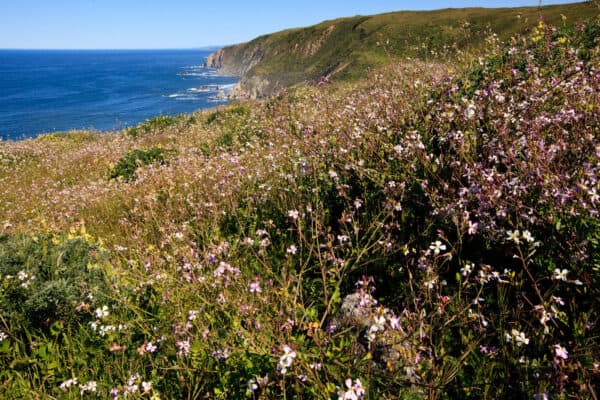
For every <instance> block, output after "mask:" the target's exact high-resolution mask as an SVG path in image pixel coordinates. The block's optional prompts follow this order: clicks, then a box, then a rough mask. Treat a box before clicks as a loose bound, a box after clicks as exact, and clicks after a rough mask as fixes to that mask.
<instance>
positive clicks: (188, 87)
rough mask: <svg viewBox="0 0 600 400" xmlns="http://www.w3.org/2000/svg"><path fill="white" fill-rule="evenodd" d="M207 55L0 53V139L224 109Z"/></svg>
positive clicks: (226, 83) (227, 84) (227, 81)
mask: <svg viewBox="0 0 600 400" xmlns="http://www.w3.org/2000/svg"><path fill="white" fill-rule="evenodd" d="M208 54H210V51H207V50H110V51H109V50H72V51H71V50H68V51H67V50H0V138H2V139H3V140H7V139H11V140H18V139H24V138H29V137H35V136H37V135H38V134H40V133H50V132H60V131H67V130H72V129H92V130H97V131H108V130H118V129H122V128H125V127H128V126H132V125H136V124H138V123H139V122H142V121H144V120H146V119H148V118H152V117H154V116H157V115H177V114H181V113H189V112H193V111H195V110H198V109H201V108H207V107H212V106H215V105H218V104H223V103H225V102H226V101H227V100H226V99H224V96H223V93H226V92H227V91H228V90H231V88H233V86H235V84H236V82H237V80H238V78H237V77H233V76H219V75H217V74H216V73H215V71H213V70H208V69H206V68H203V67H202V64H203V63H204V60H205V58H206V56H208Z"/></svg>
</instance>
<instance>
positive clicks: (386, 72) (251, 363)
mask: <svg viewBox="0 0 600 400" xmlns="http://www.w3.org/2000/svg"><path fill="white" fill-rule="evenodd" d="M599 37H600V19H598V18H595V19H592V20H590V21H589V22H588V23H586V24H580V25H578V26H575V27H567V26H561V27H551V26H547V25H545V24H544V23H542V22H540V23H539V25H538V26H537V28H536V29H534V31H533V32H531V33H530V34H528V35H527V36H523V37H516V38H513V39H511V40H509V41H508V42H505V43H503V42H500V41H499V40H497V39H496V38H495V37H493V36H491V37H490V38H489V39H488V42H487V46H486V50H485V52H484V53H481V54H472V55H470V56H465V57H464V59H463V60H461V61H460V62H456V63H453V64H452V65H446V64H443V63H428V62H425V61H416V60H406V61H405V62H402V63H395V64H393V65H391V66H389V67H385V68H383V69H379V70H375V71H372V72H371V75H370V76H369V79H367V80H364V81H360V82H355V83H352V84H335V83H322V84H321V85H318V86H314V87H303V88H293V89H289V90H287V91H285V92H282V93H280V94H279V95H278V96H275V97H272V98H269V99H267V100H264V101H261V102H259V101H252V102H251V101H247V102H244V101H239V102H237V103H235V104H232V105H229V106H226V107H222V108H219V109H213V110H207V111H201V112H197V113H195V114H192V115H182V116H179V117H176V118H174V117H157V118H155V119H153V120H149V121H147V122H145V123H143V124H141V125H139V126H138V127H135V128H132V129H129V130H125V131H123V132H119V133H107V134H96V133H92V132H69V133H64V134H51V135H43V136H40V137H38V138H36V139H32V140H24V141H18V142H2V143H0V205H1V206H0V382H1V384H0V398H6V399H12V398H14V399H16V398H24V399H80V398H102V399H203V398H212V399H243V398H249V399H280V398H288V399H301V398H303V399H312V398H324V399H327V398H329V399H343V400H345V399H385V398H389V399H398V398H399V399H500V398H514V399H527V398H528V399H555V398H564V399H571V398H572V399H597V398H598V396H599V395H600V391H599V386H598V382H600V337H599V335H600V320H599V318H600V219H599V215H598V212H599V206H600V182H599V175H600V140H599V139H600V53H599V44H600V43H599V40H600V39H599Z"/></svg>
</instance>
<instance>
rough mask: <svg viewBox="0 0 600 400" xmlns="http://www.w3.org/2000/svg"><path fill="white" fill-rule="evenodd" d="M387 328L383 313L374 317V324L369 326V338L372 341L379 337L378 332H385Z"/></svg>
mask: <svg viewBox="0 0 600 400" xmlns="http://www.w3.org/2000/svg"><path fill="white" fill-rule="evenodd" d="M384 330H385V317H384V316H383V315H379V316H376V317H375V318H373V324H372V325H371V326H370V327H369V331H368V332H367V339H368V340H369V342H372V341H373V340H375V339H376V337H377V332H383V331H384Z"/></svg>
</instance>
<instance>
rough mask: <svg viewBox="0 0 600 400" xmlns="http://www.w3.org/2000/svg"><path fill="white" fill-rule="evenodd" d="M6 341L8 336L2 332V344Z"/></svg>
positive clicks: (0, 340)
mask: <svg viewBox="0 0 600 400" xmlns="http://www.w3.org/2000/svg"><path fill="white" fill-rule="evenodd" d="M6 339H8V335H7V334H6V333H4V332H2V331H0V342H3V341H5V340H6Z"/></svg>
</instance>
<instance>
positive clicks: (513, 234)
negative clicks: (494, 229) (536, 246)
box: [506, 229, 521, 244]
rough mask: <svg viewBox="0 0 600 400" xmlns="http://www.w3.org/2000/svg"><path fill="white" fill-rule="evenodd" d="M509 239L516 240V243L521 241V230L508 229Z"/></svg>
mask: <svg viewBox="0 0 600 400" xmlns="http://www.w3.org/2000/svg"><path fill="white" fill-rule="evenodd" d="M506 236H507V240H509V241H512V242H515V243H516V244H519V243H521V239H520V233H519V230H518V229H516V230H514V231H506Z"/></svg>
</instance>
